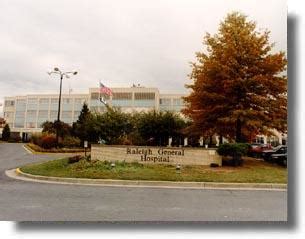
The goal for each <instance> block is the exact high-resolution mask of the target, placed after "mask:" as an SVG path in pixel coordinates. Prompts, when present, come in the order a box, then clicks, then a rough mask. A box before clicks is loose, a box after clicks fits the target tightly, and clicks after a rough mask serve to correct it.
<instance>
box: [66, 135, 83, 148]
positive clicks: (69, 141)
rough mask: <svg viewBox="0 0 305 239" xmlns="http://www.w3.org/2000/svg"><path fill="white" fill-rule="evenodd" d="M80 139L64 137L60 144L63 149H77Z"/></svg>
mask: <svg viewBox="0 0 305 239" xmlns="http://www.w3.org/2000/svg"><path fill="white" fill-rule="evenodd" d="M80 143H81V142H80V139H79V138H77V137H72V136H66V137H65V138H64V139H63V140H62V142H61V144H62V146H63V147H67V148H77V147H80Z"/></svg>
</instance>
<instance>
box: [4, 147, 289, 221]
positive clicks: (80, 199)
mask: <svg viewBox="0 0 305 239" xmlns="http://www.w3.org/2000/svg"><path fill="white" fill-rule="evenodd" d="M55 157H58V155H57V156H56V155H53V156H49V155H32V154H29V153H28V152H26V151H25V150H24V149H23V148H22V145H21V144H4V143H3V144H2V143H0V220H11V221H33V220H34V221H62V220H69V221H126V220H132V221H286V220H287V193H286V192H283V191H247V190H207V189H205V190H196V189H162V188H160V189H158V188H124V187H122V188H120V187H102V186H80V185H56V184H44V183H32V182H25V181H19V180H14V179H11V178H8V177H7V176H6V175H5V173H4V171H5V170H6V169H10V168H15V167H17V166H20V165H24V164H27V163H32V162H39V161H42V160H49V159H52V158H55Z"/></svg>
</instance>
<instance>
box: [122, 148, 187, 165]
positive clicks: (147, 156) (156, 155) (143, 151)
mask: <svg viewBox="0 0 305 239" xmlns="http://www.w3.org/2000/svg"><path fill="white" fill-rule="evenodd" d="M126 154H132V155H139V156H140V160H141V161H146V162H148V161H151V162H154V163H155V162H159V163H160V162H170V156H184V149H164V148H159V149H157V150H156V149H155V150H152V149H150V148H131V147H128V148H126Z"/></svg>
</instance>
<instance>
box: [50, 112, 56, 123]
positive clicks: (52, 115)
mask: <svg viewBox="0 0 305 239" xmlns="http://www.w3.org/2000/svg"><path fill="white" fill-rule="evenodd" d="M57 114H58V111H57V110H51V111H50V120H51V121H53V120H55V119H57Z"/></svg>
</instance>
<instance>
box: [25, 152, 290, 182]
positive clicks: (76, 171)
mask: <svg viewBox="0 0 305 239" xmlns="http://www.w3.org/2000/svg"><path fill="white" fill-rule="evenodd" d="M21 171H23V172H25V173H29V174H34V175H43V176H53V177H68V178H91V179H122V180H152V181H188V182H192V181H193V182H227V183H229V182H231V183H287V169H286V168H283V167H280V166H277V165H271V164H269V163H266V162H263V161H258V160H255V159H251V158H246V159H244V163H243V166H242V167H229V166H224V167H217V168H211V167H209V166H181V169H180V170H176V167H175V166H174V165H161V164H140V163H125V162H115V166H114V167H113V165H111V162H102V161H88V160H85V159H81V160H79V161H78V160H75V159H72V160H71V159H70V160H69V159H68V158H64V159H57V160H53V161H48V162H44V163H41V164H32V165H26V166H24V167H22V168H21Z"/></svg>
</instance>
